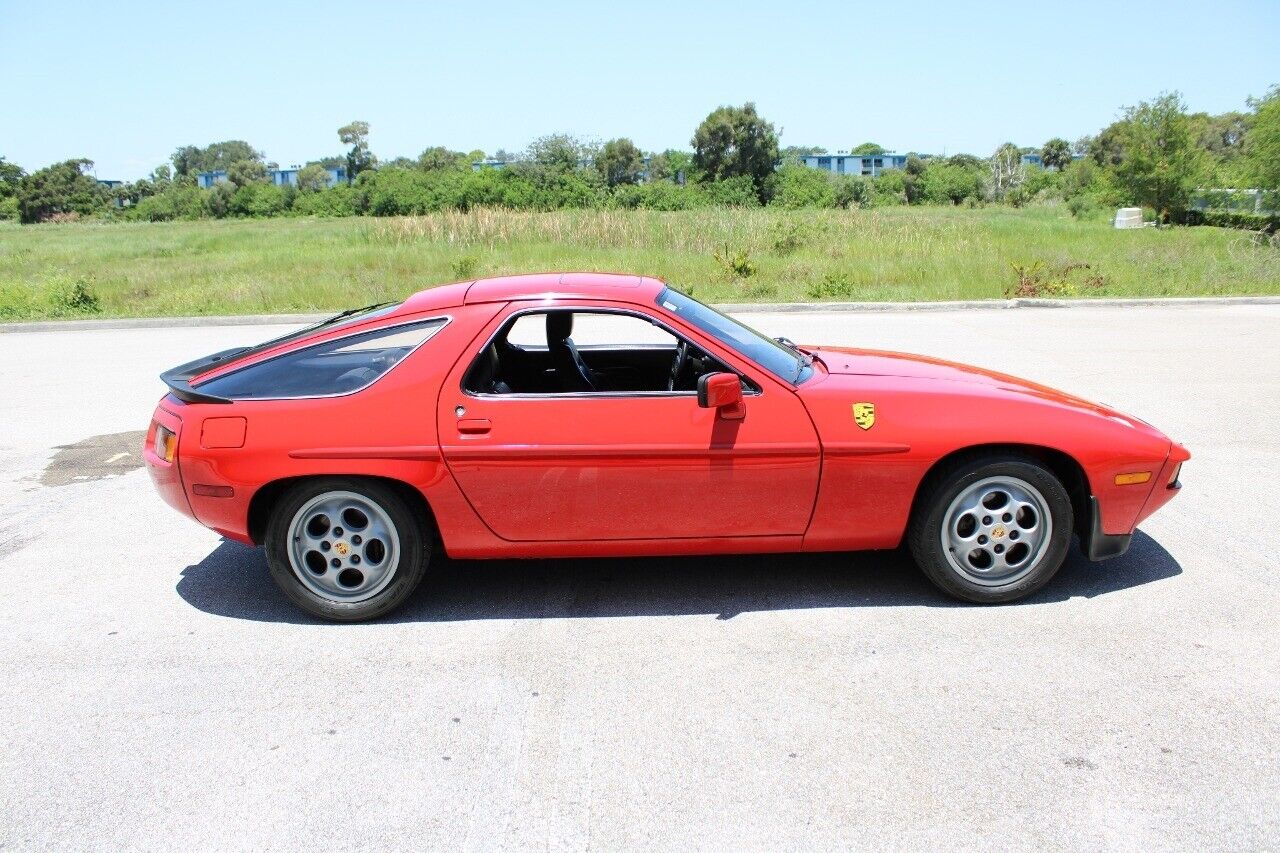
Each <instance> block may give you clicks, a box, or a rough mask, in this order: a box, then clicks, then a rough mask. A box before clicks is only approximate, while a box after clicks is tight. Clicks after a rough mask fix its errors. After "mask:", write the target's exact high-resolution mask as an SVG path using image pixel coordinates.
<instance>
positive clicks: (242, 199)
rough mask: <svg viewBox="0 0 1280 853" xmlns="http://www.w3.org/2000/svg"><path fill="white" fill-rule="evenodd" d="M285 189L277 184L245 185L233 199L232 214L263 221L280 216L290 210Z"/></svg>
mask: <svg viewBox="0 0 1280 853" xmlns="http://www.w3.org/2000/svg"><path fill="white" fill-rule="evenodd" d="M288 208H289V206H288V204H287V202H286V193H285V191H284V188H283V187H278V186H276V185H275V184H245V185H244V186H242V187H240V188H239V189H238V190H236V191H235V194H234V195H233V196H232V197H231V213H232V214H233V215H235V216H247V217H252V218H254V219H261V218H263V217H267V216H279V215H280V214H282V213H284V212H285V211H286V210H288Z"/></svg>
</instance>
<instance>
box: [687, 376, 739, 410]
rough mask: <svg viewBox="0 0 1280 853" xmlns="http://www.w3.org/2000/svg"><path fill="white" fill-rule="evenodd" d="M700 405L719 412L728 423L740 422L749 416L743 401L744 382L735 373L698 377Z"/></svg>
mask: <svg viewBox="0 0 1280 853" xmlns="http://www.w3.org/2000/svg"><path fill="white" fill-rule="evenodd" d="M698 405H699V406H701V407H702V408H704V409H717V410H719V415H720V417H722V418H724V419H725V420H727V421H740V420H742V419H743V418H745V417H746V416H747V407H746V404H745V403H744V402H743V400H742V380H740V379H739V378H738V377H737V374H734V373H707V374H705V375H703V376H700V377H698Z"/></svg>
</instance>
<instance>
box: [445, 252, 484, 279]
mask: <svg viewBox="0 0 1280 853" xmlns="http://www.w3.org/2000/svg"><path fill="white" fill-rule="evenodd" d="M479 269H480V259H479V258H477V257H476V256H475V255H463V256H462V257H460V258H455V259H454V260H452V261H450V262H449V271H450V272H452V273H453V277H454V278H455V279H457V280H458V281H464V280H466V279H471V278H475V276H476V272H477V271H478V270H479Z"/></svg>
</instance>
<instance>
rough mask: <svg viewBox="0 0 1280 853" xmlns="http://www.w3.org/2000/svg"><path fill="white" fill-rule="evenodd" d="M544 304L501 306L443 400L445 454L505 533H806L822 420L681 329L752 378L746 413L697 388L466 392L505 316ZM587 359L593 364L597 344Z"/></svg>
mask: <svg viewBox="0 0 1280 853" xmlns="http://www.w3.org/2000/svg"><path fill="white" fill-rule="evenodd" d="M572 307H573V310H574V312H575V316H578V315H579V314H581V315H586V316H588V317H590V316H591V315H608V314H624V315H628V316H630V317H632V318H635V317H640V318H642V319H644V320H646V321H647V322H648V323H651V324H654V325H656V326H657V327H659V328H660V329H662V330H665V333H666V334H670V335H672V336H675V335H676V333H675V330H673V329H672V328H671V327H670V326H669V325H668V324H666V323H665V322H663V321H661V320H659V319H658V318H657V317H655V316H654V315H652V314H649V313H648V312H643V311H640V310H638V309H636V308H634V307H630V306H628V307H621V306H614V305H609V304H607V303H590V304H582V303H577V304H574V305H573V306H572ZM546 310H548V309H547V306H546V305H545V303H512V304H511V305H509V306H508V307H507V308H506V309H505V310H504V311H502V312H499V315H498V316H497V318H495V320H494V321H492V322H491V323H490V325H489V327H488V328H487V329H486V330H485V332H484V333H482V334H481V335H480V336H479V337H478V338H477V339H476V340H475V341H474V342H473V343H472V345H471V347H470V348H469V351H468V353H467V354H465V355H464V357H463V358H462V359H460V360H459V362H458V364H457V365H455V367H454V369H453V371H452V373H451V375H450V377H449V378H448V379H447V380H446V382H445V384H444V386H443V389H442V391H441V395H440V401H439V408H438V429H439V436H440V445H441V450H442V452H443V454H444V458H445V460H446V462H447V463H448V465H449V469H450V471H451V472H452V473H453V475H454V477H455V479H456V480H457V482H458V484H459V486H460V488H461V489H462V492H463V494H464V495H465V496H466V498H467V499H468V501H470V503H471V505H472V506H473V507H474V509H475V510H476V512H477V514H478V515H479V516H480V518H481V519H482V520H483V521H484V523H485V524H486V525H487V526H488V527H489V528H490V529H491V530H492V531H493V532H494V533H495V534H497V535H498V536H500V537H502V538H503V539H507V540H511V541H544V542H545V541H591V540H649V539H667V538H681V539H700V538H720V537H751V536H800V535H802V534H803V533H804V531H805V528H806V527H807V525H808V523H809V518H810V515H811V513H812V510H813V503H814V500H815V497H816V492H817V486H818V476H819V470H820V462H821V456H820V449H819V443H818V437H817V434H816V433H815V431H814V428H813V424H812V422H811V421H810V419H809V416H808V414H807V413H806V411H805V409H804V407H803V405H802V404H801V403H800V401H799V399H798V398H797V397H796V395H795V394H794V393H793V391H792V390H791V389H790V388H788V387H787V386H785V385H783V384H782V383H780V382H779V381H777V380H776V379H774V378H773V377H771V376H770V375H768V374H767V373H765V372H764V371H762V370H759V369H753V367H752V366H751V365H749V364H742V363H741V361H740V359H738V358H736V357H734V356H733V355H732V354H729V353H726V352H724V351H723V349H722V348H720V347H718V346H716V345H715V344H714V343H713V342H709V341H706V340H702V339H699V338H697V337H696V336H693V335H691V334H689V333H688V332H687V331H682V332H681V333H680V337H683V338H684V339H686V340H689V341H691V342H692V343H693V344H694V345H695V346H697V347H698V348H700V349H701V350H702V351H703V352H706V353H709V354H711V355H713V356H715V357H716V358H718V359H720V360H721V361H723V362H724V363H725V364H728V365H730V366H731V367H732V368H733V369H734V370H735V371H737V372H738V373H739V374H740V375H741V376H742V377H744V378H745V380H746V385H748V386H750V390H749V391H748V393H747V397H746V410H747V415H746V418H745V419H743V420H740V421H730V420H725V419H723V418H721V417H720V416H719V415H718V413H717V411H716V410H713V409H704V408H700V407H699V406H698V402H697V395H696V393H695V392H693V391H679V392H669V391H666V390H665V389H663V390H657V389H650V390H644V391H629V392H601V391H596V392H579V393H482V392H479V391H475V390H467V389H465V388H464V377H465V376H466V375H467V373H468V371H469V370H470V369H471V366H472V364H473V363H475V362H476V360H477V358H478V357H479V356H480V354H481V353H483V352H485V351H486V348H487V347H488V346H489V344H490V342H491V341H492V340H494V339H495V338H496V337H498V336H499V333H501V332H503V330H504V329H505V328H506V327H507V325H508V323H514V322H516V320H518V319H519V318H520V317H521V316H523V315H527V314H530V313H535V314H536V313H540V312H545V311H546ZM597 319H598V318H597ZM588 325H590V324H588ZM597 325H599V324H597ZM673 339H674V338H673ZM626 343H627V342H625V341H623V342H609V341H601V342H600V343H599V344H598V345H599V347H600V349H601V351H602V352H609V353H613V354H614V355H613V356H611V358H613V359H616V353H617V352H618V350H619V348H620V347H619V344H621V345H623V346H625V344H626ZM645 346H646V347H648V348H652V346H653V344H652V343H651V342H650V343H646V344H645ZM672 352H674V349H672ZM648 357H649V356H646V358H648ZM583 359H584V360H585V361H587V362H590V361H591V352H590V349H589V348H584V350H583ZM548 387H550V386H548Z"/></svg>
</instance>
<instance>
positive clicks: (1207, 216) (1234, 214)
mask: <svg viewBox="0 0 1280 853" xmlns="http://www.w3.org/2000/svg"><path fill="white" fill-rule="evenodd" d="M1181 218H1182V222H1183V223H1184V224H1186V225H1212V226H1215V227H1217V228H1243V229H1245V230H1248V231H1268V232H1271V233H1275V232H1277V231H1280V214H1276V213H1247V212H1245V211H1240V210H1188V211H1186V213H1184V214H1183V215H1182V217H1181Z"/></svg>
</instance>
